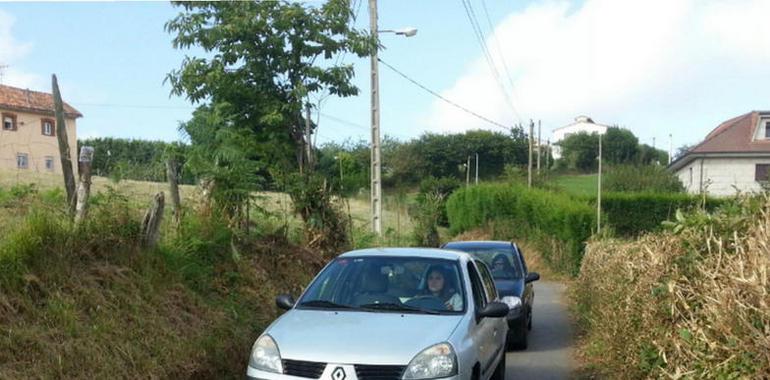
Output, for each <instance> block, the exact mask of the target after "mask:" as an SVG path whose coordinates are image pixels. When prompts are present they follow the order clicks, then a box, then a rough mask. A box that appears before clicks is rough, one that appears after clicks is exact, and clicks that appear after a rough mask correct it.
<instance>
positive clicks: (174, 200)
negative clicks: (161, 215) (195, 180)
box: [166, 157, 182, 227]
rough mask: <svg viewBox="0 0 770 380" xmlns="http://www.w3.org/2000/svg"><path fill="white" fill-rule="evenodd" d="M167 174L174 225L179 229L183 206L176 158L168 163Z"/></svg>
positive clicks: (171, 158) (172, 158) (170, 159)
mask: <svg viewBox="0 0 770 380" xmlns="http://www.w3.org/2000/svg"><path fill="white" fill-rule="evenodd" d="M166 173H167V176H168V187H169V192H170V193H171V207H172V211H173V217H174V225H175V226H177V227H179V222H180V221H181V220H182V204H181V201H180V198H179V165H178V164H177V162H176V158H174V157H170V158H169V159H168V160H167V161H166Z"/></svg>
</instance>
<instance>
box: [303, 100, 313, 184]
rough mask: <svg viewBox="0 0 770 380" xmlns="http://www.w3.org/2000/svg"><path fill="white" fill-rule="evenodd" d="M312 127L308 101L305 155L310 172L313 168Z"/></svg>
mask: <svg viewBox="0 0 770 380" xmlns="http://www.w3.org/2000/svg"><path fill="white" fill-rule="evenodd" d="M312 129H313V127H312V126H311V125H310V103H308V104H307V106H306V108H305V150H306V152H305V155H306V156H307V171H308V173H310V172H311V171H312V169H313V144H312V141H313V140H312V133H313V131H312Z"/></svg>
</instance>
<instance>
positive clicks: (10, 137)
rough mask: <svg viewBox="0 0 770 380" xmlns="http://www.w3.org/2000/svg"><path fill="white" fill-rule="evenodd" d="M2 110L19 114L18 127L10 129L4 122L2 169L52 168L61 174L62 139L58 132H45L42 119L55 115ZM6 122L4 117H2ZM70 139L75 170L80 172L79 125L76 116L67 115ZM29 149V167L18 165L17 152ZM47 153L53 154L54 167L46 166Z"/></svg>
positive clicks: (0, 137)
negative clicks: (23, 167) (54, 133)
mask: <svg viewBox="0 0 770 380" xmlns="http://www.w3.org/2000/svg"><path fill="white" fill-rule="evenodd" d="M0 113H12V114H14V115H16V130H15V131H7V130H4V129H3V128H2V124H0V170H2V171H6V172H7V171H8V170H30V171H36V172H40V173H44V172H49V173H52V174H61V173H62V170H61V159H60V158H59V143H58V138H57V137H56V136H46V135H43V133H42V127H41V120H42V119H55V118H54V117H52V116H47V115H42V114H34V113H25V112H15V111H8V110H5V109H2V108H0ZM0 122H2V120H0ZM65 124H66V126H67V139H68V140H69V145H70V153H71V156H72V163H73V170H75V173H77V162H78V161H77V158H78V153H77V132H76V131H77V125H76V122H75V119H69V118H68V119H66V120H65ZM19 153H26V154H27V157H28V165H27V169H19V168H18V167H17V162H16V156H17V154H19ZM46 157H53V168H52V169H50V170H49V169H46V166H45V160H46Z"/></svg>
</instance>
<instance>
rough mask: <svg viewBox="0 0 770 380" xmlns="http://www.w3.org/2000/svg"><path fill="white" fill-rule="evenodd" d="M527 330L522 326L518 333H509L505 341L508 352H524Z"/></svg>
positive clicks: (526, 343)
mask: <svg viewBox="0 0 770 380" xmlns="http://www.w3.org/2000/svg"><path fill="white" fill-rule="evenodd" d="M527 335H528V334H527V329H526V328H525V327H524V326H522V327H521V330H520V331H509V332H508V337H507V339H506V348H507V350H508V351H519V350H526V349H527V346H528V343H529V342H528V339H527Z"/></svg>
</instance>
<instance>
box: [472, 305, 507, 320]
mask: <svg viewBox="0 0 770 380" xmlns="http://www.w3.org/2000/svg"><path fill="white" fill-rule="evenodd" d="M508 311H509V309H508V305H506V304H504V303H502V302H490V303H488V304H487V306H486V307H484V308H483V309H481V311H479V313H478V316H479V319H481V318H502V317H505V316H506V315H508Z"/></svg>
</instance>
